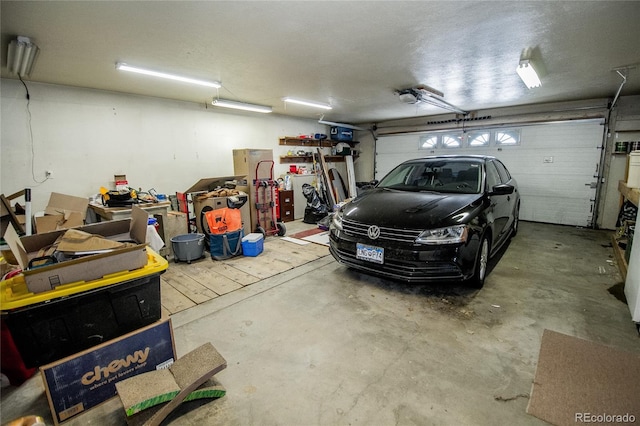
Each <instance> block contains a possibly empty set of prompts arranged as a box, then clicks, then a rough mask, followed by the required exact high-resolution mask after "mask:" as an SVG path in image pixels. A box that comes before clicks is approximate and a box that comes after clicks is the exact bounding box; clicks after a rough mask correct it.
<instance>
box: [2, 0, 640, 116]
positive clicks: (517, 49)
mask: <svg viewBox="0 0 640 426" xmlns="http://www.w3.org/2000/svg"><path fill="white" fill-rule="evenodd" d="M0 7H1V15H2V25H1V30H2V31H1V34H2V40H1V41H2V74H1V75H2V77H3V78H15V76H9V75H8V73H7V69H6V50H7V44H8V42H9V41H10V40H11V39H14V38H15V37H16V36H18V35H22V36H28V37H30V38H31V39H32V41H34V42H35V43H36V44H37V45H38V46H39V47H40V49H41V51H40V55H39V57H38V59H37V63H36V66H35V69H34V71H33V73H32V74H31V76H30V78H28V79H27V81H26V83H27V84H28V81H29V80H30V81H37V82H44V83H54V84H62V85H70V86H80V87H89V88H96V89H103V90H109V91H117V92H125V93H134V94H140V95H149V96H157V97H162V98H169V99H177V100H183V101H190V102H197V103H202V104H203V105H204V104H205V103H208V102H210V101H211V100H212V99H213V98H214V97H220V98H226V99H233V100H239V101H244V102H251V103H257V104H263V105H271V106H273V108H274V112H276V113H281V114H287V115H293V116H300V117H307V118H319V117H320V115H321V114H322V112H319V110H315V109H310V108H308V107H301V106H292V105H285V104H284V102H283V101H282V98H283V97H285V96H290V97H296V98H302V99H307V100H315V101H319V102H327V103H330V104H331V105H333V110H331V111H329V112H327V113H326V114H325V116H324V119H325V120H329V121H339V122H349V123H363V122H370V121H372V122H380V121H384V120H389V119H397V118H405V117H415V116H425V115H433V114H442V113H446V112H447V111H445V110H442V109H439V108H437V107H433V106H429V105H408V104H405V103H402V102H401V101H400V100H399V98H398V96H396V95H395V94H394V90H397V89H403V88H407V87H410V86H415V85H418V84H424V85H427V86H430V87H433V88H435V89H437V90H439V91H441V92H443V93H444V99H445V100H446V101H447V102H449V103H451V104H453V105H455V106H457V107H459V108H461V109H464V110H468V111H475V110H480V109H488V108H495V107H505V106H514V105H525V104H531V103H544V102H555V101H568V100H581V99H593V98H606V97H609V98H613V97H614V96H615V94H616V92H617V91H618V88H619V87H620V84H621V82H622V81H623V80H622V77H620V76H619V75H618V74H617V73H616V72H615V71H614V69H615V68H618V67H625V66H629V65H635V66H636V68H631V69H625V70H624V74H625V75H626V76H627V77H628V78H627V83H626V84H625V85H624V86H623V88H622V91H621V95H623V96H624V95H637V94H640V2H638V1H628V2H616V1H588V2H587V1H567V2H564V1H533V2H522V1H495V2H493V1H473V2H460V1H410V2H403V1H375V2H368V1H353V2H351V1H350V2H346V1H301V2H291V1H278V2H276V1H259V2H246V1H229V2H226V1H225V2H222V1H199V2H196V1H177V2H170V1H81V2H76V1H6V0H2V2H1V3H0ZM527 47H530V48H534V49H535V50H536V52H538V54H539V57H540V58H541V59H542V63H543V65H544V67H545V68H546V75H544V76H543V77H542V87H540V88H536V89H532V90H529V89H527V88H526V87H525V86H524V84H523V83H522V81H521V80H520V79H519V78H518V76H517V74H516V73H515V68H516V66H517V65H518V61H519V57H520V53H521V51H522V49H524V48H527ZM119 61H122V62H126V63H128V64H130V65H138V66H144V67H148V68H153V69H156V70H159V71H165V72H170V73H176V74H182V75H186V76H191V77H194V78H201V79H210V80H218V81H220V82H221V83H222V85H223V87H222V88H221V89H218V90H216V89H208V88H203V87H199V86H188V85H185V84H182V83H176V82H171V81H166V80H159V79H154V78H150V77H144V76H139V75H136V74H130V73H124V72H122V71H117V70H116V69H115V63H116V62H119Z"/></svg>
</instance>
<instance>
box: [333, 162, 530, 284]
mask: <svg viewBox="0 0 640 426" xmlns="http://www.w3.org/2000/svg"><path fill="white" fill-rule="evenodd" d="M519 208H520V196H519V194H518V187H517V184H516V181H515V179H513V177H511V174H510V173H509V171H508V170H507V168H506V167H505V166H504V165H503V164H502V162H500V161H499V160H498V159H496V158H494V157H489V156H471V155H469V156H459V155H455V156H449V155H448V156H434V157H427V158H420V159H415V160H410V161H405V162H404V163H402V164H400V165H399V166H397V167H396V168H394V169H393V170H392V171H391V172H389V174H387V175H386V176H385V177H384V178H383V179H382V180H381V181H380V182H378V183H377V184H376V185H375V187H374V188H372V189H369V190H367V191H365V192H363V193H362V194H360V195H359V196H358V197H356V198H355V199H354V200H353V201H351V202H349V203H347V204H345V205H344V206H342V208H340V210H339V211H337V212H336V213H335V214H334V215H333V219H332V222H331V226H330V248H329V249H330V252H331V254H332V255H333V257H334V258H335V259H336V260H337V261H338V262H341V263H343V264H345V265H347V266H349V267H352V268H355V269H358V270H361V271H363V272H367V273H372V274H375V275H380V276H383V277H387V278H392V279H397V280H402V281H407V282H428V281H448V280H453V281H468V282H469V283H470V284H472V285H474V286H475V287H482V285H483V284H484V279H485V275H486V273H487V263H488V260H489V258H490V257H491V256H493V255H494V254H495V253H496V252H498V250H500V248H501V247H502V246H503V245H504V244H505V242H507V241H508V240H509V238H510V237H511V236H513V235H515V233H516V232H517V230H518V212H519Z"/></svg>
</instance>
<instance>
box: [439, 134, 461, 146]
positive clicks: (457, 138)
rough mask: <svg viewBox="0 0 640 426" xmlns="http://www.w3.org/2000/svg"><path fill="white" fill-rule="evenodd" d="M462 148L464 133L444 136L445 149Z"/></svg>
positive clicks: (443, 144)
mask: <svg viewBox="0 0 640 426" xmlns="http://www.w3.org/2000/svg"><path fill="white" fill-rule="evenodd" d="M461 146H462V133H461V134H451V133H449V134H446V135H442V147H443V148H460V147H461Z"/></svg>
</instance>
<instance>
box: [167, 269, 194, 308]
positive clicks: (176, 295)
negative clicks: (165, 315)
mask: <svg viewBox="0 0 640 426" xmlns="http://www.w3.org/2000/svg"><path fill="white" fill-rule="evenodd" d="M164 275H165V274H163V276H162V277H160V303H161V304H162V307H163V308H165V309H166V310H167V311H169V312H170V313H172V314H175V313H176V312H180V311H184V310H185V309H188V308H192V307H194V306H196V304H195V303H194V302H193V300H191V299H189V298H188V297H187V296H185V295H184V294H182V293H180V292H179V291H178V290H176V289H175V288H173V287H172V286H171V284H169V283H167V282H166V281H165V280H164Z"/></svg>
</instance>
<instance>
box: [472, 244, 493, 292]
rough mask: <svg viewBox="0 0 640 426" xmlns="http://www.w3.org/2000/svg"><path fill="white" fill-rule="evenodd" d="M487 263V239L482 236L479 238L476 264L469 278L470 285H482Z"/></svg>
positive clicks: (477, 286) (476, 286) (480, 286)
mask: <svg viewBox="0 0 640 426" xmlns="http://www.w3.org/2000/svg"><path fill="white" fill-rule="evenodd" d="M488 264H489V239H488V238H487V237H486V236H483V237H482V239H481V240H480V246H479V248H478V254H477V256H476V266H475V269H474V271H473V277H472V278H471V285H472V286H473V287H475V288H482V286H484V279H485V277H486V276H487V265H488Z"/></svg>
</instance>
